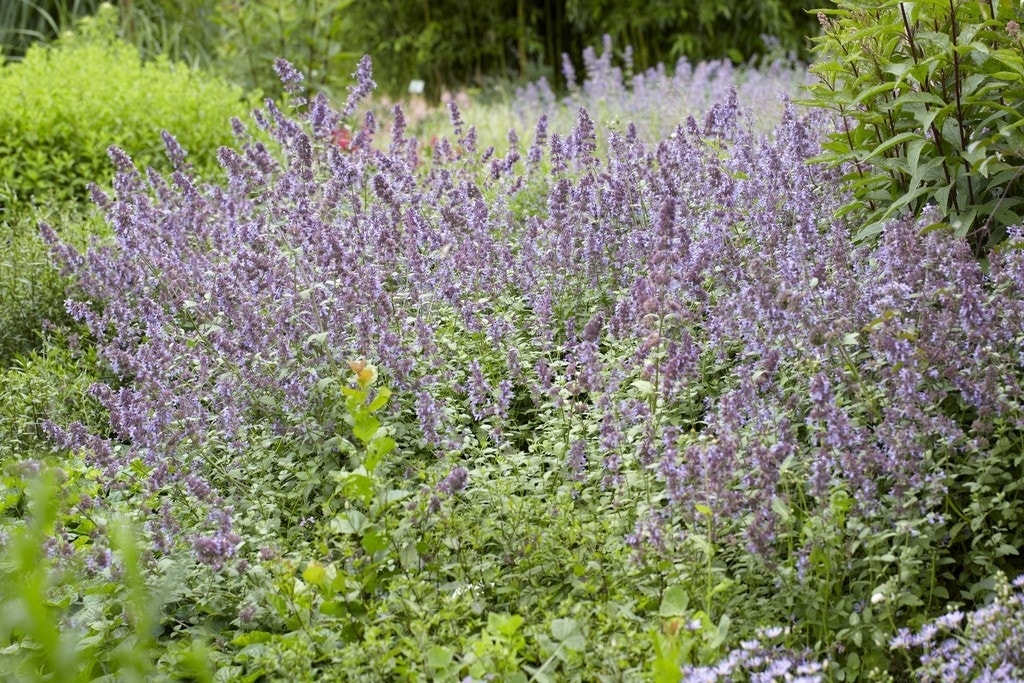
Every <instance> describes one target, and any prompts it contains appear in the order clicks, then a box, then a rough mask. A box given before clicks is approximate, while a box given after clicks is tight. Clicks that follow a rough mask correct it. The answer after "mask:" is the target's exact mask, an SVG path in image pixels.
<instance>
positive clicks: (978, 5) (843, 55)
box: [810, 0, 1024, 256]
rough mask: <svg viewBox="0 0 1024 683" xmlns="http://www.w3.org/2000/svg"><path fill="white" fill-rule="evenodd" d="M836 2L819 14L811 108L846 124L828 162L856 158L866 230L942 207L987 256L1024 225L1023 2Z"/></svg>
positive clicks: (857, 197) (853, 176)
mask: <svg viewBox="0 0 1024 683" xmlns="http://www.w3.org/2000/svg"><path fill="white" fill-rule="evenodd" d="M837 4H838V6H839V9H836V10H831V11H825V12H824V13H823V14H822V15H820V17H821V21H822V25H823V26H824V28H825V33H824V35H823V36H822V37H821V38H820V39H819V42H818V45H817V48H816V50H817V51H818V53H819V55H820V57H821V58H822V59H821V61H819V62H818V63H817V64H815V65H814V66H813V67H812V72H813V73H815V74H816V75H817V76H818V79H819V82H818V83H817V84H816V85H814V86H813V87H812V88H811V89H810V92H811V99H810V103H811V104H814V105H817V106H821V107H826V108H829V109H831V110H833V111H835V112H836V113H837V114H838V115H839V116H840V117H841V118H842V120H843V123H842V125H841V126H840V129H839V131H838V132H837V133H835V134H834V135H832V137H831V140H830V142H829V143H828V145H827V151H826V152H825V154H824V155H823V159H824V160H826V161H828V162H831V163H834V164H848V168H849V173H848V174H847V176H846V179H847V183H848V187H849V188H850V189H851V190H852V192H853V201H852V202H851V203H850V204H849V205H848V206H847V207H846V208H847V209H848V210H851V211H856V212H857V214H856V215H857V216H858V217H859V223H860V225H861V228H860V231H859V233H858V237H859V238H860V239H861V240H864V239H870V238H873V237H874V236H875V235H877V234H878V232H879V231H880V230H881V227H882V224H883V222H884V221H885V220H886V219H888V218H890V217H892V216H896V215H899V214H901V213H906V212H911V213H914V214H917V213H919V212H920V210H921V209H922V208H923V207H924V206H926V205H928V204H934V205H937V206H938V209H939V212H940V214H941V216H942V219H943V220H945V221H947V222H949V223H950V224H952V225H953V227H954V228H955V229H956V231H957V234H959V235H964V236H967V237H968V239H969V240H970V242H971V246H972V247H973V249H974V251H975V254H977V255H978V256H981V255H982V254H983V253H984V252H985V251H986V249H987V248H988V247H990V246H992V245H993V244H994V243H997V242H999V241H1000V240H1002V239H1003V238H1004V237H1005V235H1006V231H1005V228H1006V227H1007V226H1011V225H1016V224H1019V223H1020V222H1021V209H1020V205H1021V201H1022V197H1021V191H1022V189H1024V181H1022V177H1021V171H1022V170H1024V132H1022V131H1021V127H1022V126H1024V116H1022V114H1021V111H1022V109H1021V106H1022V103H1024V55H1022V53H1021V48H1022V43H1021V34H1020V27H1019V25H1018V24H1017V21H1016V20H1018V19H1020V18H1021V16H1020V9H1019V8H1018V7H1017V6H1016V4H1015V3H1005V2H1004V3H996V2H992V0H988V1H986V2H975V1H974V0H971V1H970V2H965V1H964V0H928V1H927V2H915V3H896V2H887V3H877V2H865V1H864V0H842V1H841V2H838V3H837Z"/></svg>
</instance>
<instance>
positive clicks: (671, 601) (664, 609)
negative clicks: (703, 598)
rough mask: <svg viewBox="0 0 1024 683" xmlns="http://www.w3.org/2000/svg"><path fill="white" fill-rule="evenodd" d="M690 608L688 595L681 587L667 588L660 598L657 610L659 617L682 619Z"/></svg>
mask: <svg viewBox="0 0 1024 683" xmlns="http://www.w3.org/2000/svg"><path fill="white" fill-rule="evenodd" d="M689 606H690V594H689V593H688V592H687V591H686V589H685V588H683V587H682V586H669V587H668V588H666V589H665V592H664V593H663V594H662V596H661V607H659V608H658V614H659V616H662V617H665V618H668V617H682V616H685V615H686V610H687V608H688V607H689Z"/></svg>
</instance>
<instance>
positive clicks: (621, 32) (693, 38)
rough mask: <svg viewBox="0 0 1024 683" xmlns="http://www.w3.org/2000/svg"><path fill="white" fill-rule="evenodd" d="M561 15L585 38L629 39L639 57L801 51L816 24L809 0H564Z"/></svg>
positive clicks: (736, 56) (644, 60) (648, 61)
mask: <svg viewBox="0 0 1024 683" xmlns="http://www.w3.org/2000/svg"><path fill="white" fill-rule="evenodd" d="M565 4H566V15H567V17H568V19H569V21H571V22H572V26H573V27H574V28H575V30H577V31H578V32H579V33H580V34H582V35H583V36H586V37H587V38H585V40H587V41H592V40H593V38H594V36H600V35H602V34H608V35H610V36H612V38H613V39H614V42H615V43H616V44H618V45H632V46H633V49H634V54H635V58H636V59H637V61H638V63H640V64H642V65H644V66H649V65H653V64H656V63H657V62H659V61H663V62H674V61H675V60H677V59H678V58H680V57H687V58H688V59H690V60H699V59H719V58H722V57H728V58H730V59H732V60H733V61H736V62H740V61H744V60H746V59H749V58H750V57H751V56H754V55H757V54H763V53H764V52H766V51H770V50H772V49H775V48H781V49H782V50H784V51H786V52H795V53H797V54H798V55H801V56H806V55H807V52H808V49H809V47H810V43H809V41H808V40H807V38H806V36H811V35H816V34H817V30H818V27H817V25H816V23H815V21H814V17H813V15H811V14H810V13H809V12H810V10H811V8H813V7H815V6H816V4H817V3H814V2H813V1H808V0H765V1H763V2H755V1H753V0H728V1H727V2H722V0H697V1H696V2H676V1H675V0H629V1H628V2H612V1H611V0H567V1H566V3H565Z"/></svg>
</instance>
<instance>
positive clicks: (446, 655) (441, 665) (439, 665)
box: [426, 645, 455, 671]
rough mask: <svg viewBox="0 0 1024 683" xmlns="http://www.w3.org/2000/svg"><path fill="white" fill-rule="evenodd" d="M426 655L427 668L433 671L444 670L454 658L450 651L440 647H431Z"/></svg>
mask: <svg viewBox="0 0 1024 683" xmlns="http://www.w3.org/2000/svg"><path fill="white" fill-rule="evenodd" d="M426 655H427V666H428V667H430V668H431V669H434V670H435V671H436V670H438V669H446V668H447V667H448V665H449V664H451V663H452V660H453V659H454V657H455V655H454V653H453V652H452V651H451V650H449V649H448V648H446V647H442V646H440V645H432V646H431V647H430V648H428V649H427V652H426Z"/></svg>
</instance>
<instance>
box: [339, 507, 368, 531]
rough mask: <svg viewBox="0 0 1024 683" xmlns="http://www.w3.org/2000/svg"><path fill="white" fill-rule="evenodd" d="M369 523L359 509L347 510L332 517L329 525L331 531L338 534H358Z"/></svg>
mask: <svg viewBox="0 0 1024 683" xmlns="http://www.w3.org/2000/svg"><path fill="white" fill-rule="evenodd" d="M369 523H370V522H369V520H368V519H367V518H366V515H364V514H363V513H362V512H359V510H349V511H348V512H345V513H342V514H340V515H337V516H336V517H335V518H334V519H332V520H331V524H330V527H331V531H333V532H335V533H338V534H358V533H362V531H363V530H364V529H366V527H367V526H369Z"/></svg>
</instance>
